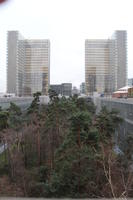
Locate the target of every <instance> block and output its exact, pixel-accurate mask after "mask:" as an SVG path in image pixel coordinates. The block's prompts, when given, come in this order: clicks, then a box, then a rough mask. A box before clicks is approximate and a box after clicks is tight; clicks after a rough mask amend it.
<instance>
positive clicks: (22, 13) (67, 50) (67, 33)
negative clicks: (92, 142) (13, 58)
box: [0, 0, 133, 92]
mask: <svg viewBox="0 0 133 200" xmlns="http://www.w3.org/2000/svg"><path fill="white" fill-rule="evenodd" d="M132 20H133V1H132V0H10V1H9V3H6V4H3V5H1V7H0V92H3V91H6V40H7V30H19V31H20V33H21V34H22V35H23V36H24V37H25V38H44V39H45V38H46V39H50V41H51V69H50V72H51V74H50V82H51V83H52V84H53V83H61V82H72V83H73V85H76V86H79V84H80V83H81V82H83V81H84V68H85V66H84V41H85V39H86V38H92V39H93V38H108V37H111V35H112V33H113V32H114V30H127V33H128V77H133V56H132V52H133V22H132Z"/></svg>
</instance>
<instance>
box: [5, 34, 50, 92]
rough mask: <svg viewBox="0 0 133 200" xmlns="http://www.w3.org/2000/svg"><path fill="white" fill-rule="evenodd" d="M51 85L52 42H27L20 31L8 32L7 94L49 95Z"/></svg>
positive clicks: (37, 40)
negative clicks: (37, 93)
mask: <svg viewBox="0 0 133 200" xmlns="http://www.w3.org/2000/svg"><path fill="white" fill-rule="evenodd" d="M49 84H50V41H49V40H46V39H41V40H40V39H34V40H27V39H24V38H22V36H21V35H20V34H19V33H18V31H9V32H8V62H7V92H8V93H15V94H16V95H17V96H30V95H32V94H33V93H35V92H38V91H40V92H41V93H42V95H47V94H48V88H49Z"/></svg>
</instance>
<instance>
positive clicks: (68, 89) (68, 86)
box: [61, 83, 72, 96]
mask: <svg viewBox="0 0 133 200" xmlns="http://www.w3.org/2000/svg"><path fill="white" fill-rule="evenodd" d="M61 86H62V95H64V96H71V95H72V83H62V84H61Z"/></svg>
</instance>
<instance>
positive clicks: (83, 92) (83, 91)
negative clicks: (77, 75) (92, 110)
mask: <svg viewBox="0 0 133 200" xmlns="http://www.w3.org/2000/svg"><path fill="white" fill-rule="evenodd" d="M80 94H85V83H84V82H83V83H81V85H80Z"/></svg>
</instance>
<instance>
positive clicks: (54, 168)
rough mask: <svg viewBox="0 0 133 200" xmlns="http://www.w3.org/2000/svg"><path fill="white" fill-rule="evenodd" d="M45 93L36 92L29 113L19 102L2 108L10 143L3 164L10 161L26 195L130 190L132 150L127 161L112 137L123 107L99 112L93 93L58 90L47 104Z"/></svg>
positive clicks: (102, 194) (109, 193) (11, 174)
mask: <svg viewBox="0 0 133 200" xmlns="http://www.w3.org/2000/svg"><path fill="white" fill-rule="evenodd" d="M40 95H41V94H40V93H39V92H38V93H36V94H34V99H33V101H32V103H31V105H30V107H29V108H28V110H27V112H26V113H22V112H21V110H20V109H19V107H18V106H16V105H15V104H13V103H11V105H10V108H9V109H8V110H7V111H3V110H1V111H0V117H1V120H0V127H1V131H3V130H4V132H3V133H2V137H3V138H2V141H3V142H6V144H7V150H6V153H7V156H6V159H5V160H4V159H3V158H2V159H3V160H2V162H3V166H4V165H8V168H7V174H8V175H9V177H10V179H11V180H12V181H14V182H15V184H16V187H17V186H19V187H21V190H22V191H23V196H25V197H27V196H29V197H56V198H58V197H59V198H60V197H62V198H63V197H71V198H94V197H95V198H97V197H121V195H126V196H130V195H131V191H130V192H129V189H131V187H132V185H133V184H132V182H131V181H129V180H130V179H131V178H132V176H131V173H130V174H129V171H128V170H125V172H124V169H126V166H127V165H128V164H129V162H130V161H131V159H132V156H131V154H130V156H129V157H128V159H129V162H127V163H124V162H123V159H124V157H121V156H117V155H115V153H114V151H113V140H112V138H113V136H114V133H115V131H116V129H118V127H119V124H120V123H122V119H121V117H119V113H118V112H117V111H115V110H112V111H109V110H107V109H106V108H105V107H104V108H102V110H101V112H100V113H98V114H96V107H95V106H94V104H93V102H92V101H91V99H89V100H87V99H85V98H78V96H77V95H75V96H73V97H69V98H66V97H61V98H59V97H58V95H57V94H56V93H55V92H54V91H52V90H49V97H50V102H49V104H48V105H43V106H42V105H40V100H39V96H40ZM3 113H4V114H3ZM2 114H3V115H2ZM27 116H28V117H27ZM127 143H130V142H129V141H127ZM130 146H131V144H130ZM125 153H126V152H125ZM3 155H4V154H3ZM4 162H5V163H4ZM0 170H2V168H1V169H0ZM123 177H124V178H123ZM123 180H124V181H126V183H125V185H126V184H127V187H126V189H125V188H124V186H123ZM128 182H130V185H129V184H128ZM0 194H1V193H0Z"/></svg>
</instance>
